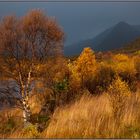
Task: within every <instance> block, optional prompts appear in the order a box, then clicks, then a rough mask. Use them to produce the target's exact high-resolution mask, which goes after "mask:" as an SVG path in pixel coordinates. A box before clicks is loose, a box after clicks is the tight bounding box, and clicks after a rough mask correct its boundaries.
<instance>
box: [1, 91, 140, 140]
mask: <svg viewBox="0 0 140 140" xmlns="http://www.w3.org/2000/svg"><path fill="white" fill-rule="evenodd" d="M139 107H140V92H138V93H134V94H132V95H131V98H130V99H129V100H128V101H127V102H126V105H125V109H124V113H123V114H124V115H123V117H122V118H121V123H119V122H118V120H116V118H114V116H113V113H112V108H111V104H110V102H109V99H108V96H107V95H106V94H102V95H100V96H96V97H95V96H92V95H90V94H88V93H87V94H85V95H83V96H82V98H81V99H80V100H78V101H76V102H75V103H73V104H71V105H67V106H65V107H61V108H57V109H56V111H55V112H54V114H53V116H52V118H51V120H50V123H49V126H48V127H47V128H46V129H45V130H44V131H43V132H42V133H37V132H36V131H35V130H34V129H33V130H31V132H29V133H28V132H27V133H26V134H25V133H24V129H23V127H22V125H19V127H15V128H13V130H12V131H11V132H10V133H8V134H0V138H36V137H40V138H140V110H139ZM7 113H10V114H11V116H15V114H16V116H17V115H21V112H20V111H18V110H15V111H14V110H13V111H10V112H8V110H7V112H6V111H5V113H3V115H4V114H5V118H6V117H7V116H6V114H7ZM1 121H2V120H1ZM16 121H17V122H16V123H20V124H21V122H20V121H18V119H17V120H16Z"/></svg>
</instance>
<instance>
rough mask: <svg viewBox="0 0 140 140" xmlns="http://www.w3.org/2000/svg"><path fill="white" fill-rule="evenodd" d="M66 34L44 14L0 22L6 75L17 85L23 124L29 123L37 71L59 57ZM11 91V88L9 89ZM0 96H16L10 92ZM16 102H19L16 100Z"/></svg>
mask: <svg viewBox="0 0 140 140" xmlns="http://www.w3.org/2000/svg"><path fill="white" fill-rule="evenodd" d="M63 37H64V34H63V31H62V29H61V27H60V26H58V24H57V22H56V20H55V19H54V18H51V17H48V16H46V15H45V14H44V13H43V12H42V11H41V10H36V9H35V10H31V11H30V12H29V13H27V15H25V16H23V17H20V18H19V17H16V16H7V17H4V18H3V19H2V20H1V21H0V48H1V49H0V55H1V61H2V62H1V65H2V69H3V75H4V77H5V78H7V79H8V80H11V81H13V82H14V83H15V85H14V86H15V90H16V91H17V92H16V93H17V94H18V101H19V104H18V105H20V108H21V109H22V110H23V117H24V122H25V123H26V122H29V121H30V115H31V109H30V105H29V103H28V101H29V98H30V97H31V96H30V93H31V90H32V88H31V86H32V84H33V82H34V81H35V78H36V77H37V75H38V72H37V69H38V67H39V65H40V64H42V63H44V62H46V61H47V58H49V57H54V55H56V54H58V53H60V51H61V50H62V47H63ZM7 89H9V88H7ZM0 92H1V93H0V94H5V95H9V94H11V95H13V96H14V94H13V93H10V91H9V90H1V91H0ZM16 99H17V98H16Z"/></svg>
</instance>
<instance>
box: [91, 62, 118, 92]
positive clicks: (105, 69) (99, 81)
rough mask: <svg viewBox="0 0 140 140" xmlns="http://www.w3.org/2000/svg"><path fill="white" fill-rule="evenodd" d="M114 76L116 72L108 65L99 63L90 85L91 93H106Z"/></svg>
mask: <svg viewBox="0 0 140 140" xmlns="http://www.w3.org/2000/svg"><path fill="white" fill-rule="evenodd" d="M115 76H116V72H115V70H114V68H113V67H112V66H111V65H110V64H108V63H106V62H101V63H99V65H98V71H97V73H96V75H95V77H94V78H93V80H92V82H91V85H90V87H91V88H92V92H93V93H96V94H97V93H103V92H104V91H106V90H107V88H108V86H109V85H110V84H111V82H112V81H113V80H114V79H115Z"/></svg>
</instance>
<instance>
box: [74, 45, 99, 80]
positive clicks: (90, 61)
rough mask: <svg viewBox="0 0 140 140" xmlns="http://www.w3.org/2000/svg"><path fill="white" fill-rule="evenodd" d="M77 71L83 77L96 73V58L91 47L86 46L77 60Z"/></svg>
mask: <svg viewBox="0 0 140 140" xmlns="http://www.w3.org/2000/svg"><path fill="white" fill-rule="evenodd" d="M75 64H76V71H77V72H78V73H79V74H80V76H81V77H83V79H85V78H87V77H89V76H91V75H94V73H95V71H96V60H95V55H94V52H93V51H92V50H91V49H90V48H85V49H84V50H83V52H82V53H81V55H80V56H79V57H78V59H77V60H76V62H75Z"/></svg>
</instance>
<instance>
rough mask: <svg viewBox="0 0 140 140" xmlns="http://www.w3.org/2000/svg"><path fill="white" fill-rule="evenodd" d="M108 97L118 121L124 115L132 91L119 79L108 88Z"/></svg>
mask: <svg viewBox="0 0 140 140" xmlns="http://www.w3.org/2000/svg"><path fill="white" fill-rule="evenodd" d="M108 95H109V99H110V103H111V106H112V109H113V115H114V117H116V118H117V119H119V117H121V115H122V114H123V111H124V108H125V105H126V102H127V99H128V97H130V95H131V92H130V89H129V87H128V85H127V83H125V82H124V81H122V80H121V78H120V77H117V78H116V79H115V80H114V81H113V82H112V84H111V85H110V86H109V88H108Z"/></svg>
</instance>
